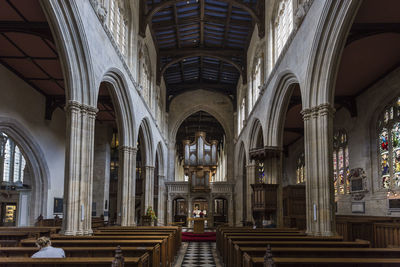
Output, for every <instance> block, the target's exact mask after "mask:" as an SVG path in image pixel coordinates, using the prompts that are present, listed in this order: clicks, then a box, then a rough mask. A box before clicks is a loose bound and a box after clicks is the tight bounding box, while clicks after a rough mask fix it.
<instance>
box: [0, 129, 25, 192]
mask: <svg viewBox="0 0 400 267" xmlns="http://www.w3.org/2000/svg"><path fill="white" fill-rule="evenodd" d="M25 167H26V160H25V157H24V155H23V154H22V151H21V149H20V148H19V147H18V145H17V144H16V143H15V142H14V140H13V139H11V138H10V137H9V136H8V135H7V134H5V133H3V132H0V178H1V181H2V183H3V184H14V185H18V186H22V185H23V182H24V171H25Z"/></svg>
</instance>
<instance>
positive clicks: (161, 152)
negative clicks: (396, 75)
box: [154, 141, 166, 176]
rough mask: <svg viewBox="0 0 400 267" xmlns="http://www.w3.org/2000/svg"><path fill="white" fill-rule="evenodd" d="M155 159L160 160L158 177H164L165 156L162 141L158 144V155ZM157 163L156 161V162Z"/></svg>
mask: <svg viewBox="0 0 400 267" xmlns="http://www.w3.org/2000/svg"><path fill="white" fill-rule="evenodd" d="M155 157H157V159H158V164H159V169H158V170H159V172H158V175H161V176H164V175H165V166H166V164H165V156H164V149H163V147H162V144H161V141H160V142H158V144H157V149H156V154H155ZM154 162H155V160H154Z"/></svg>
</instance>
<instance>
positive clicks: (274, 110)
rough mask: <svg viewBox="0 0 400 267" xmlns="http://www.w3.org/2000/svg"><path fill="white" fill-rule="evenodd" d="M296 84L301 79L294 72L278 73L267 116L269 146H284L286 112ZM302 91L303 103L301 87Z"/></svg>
mask: <svg viewBox="0 0 400 267" xmlns="http://www.w3.org/2000/svg"><path fill="white" fill-rule="evenodd" d="M295 84H299V81H298V79H297V77H296V76H295V74H293V72H290V71H285V72H282V73H281V74H279V75H278V78H277V80H276V83H275V86H274V87H273V88H274V94H273V95H272V97H271V103H270V105H269V107H271V110H270V111H269V112H268V113H267V114H269V116H267V122H266V123H267V126H266V129H267V132H266V139H265V141H266V142H265V144H267V145H269V146H278V147H280V146H282V142H283V130H284V125H285V118H286V112H287V109H288V106H289V102H290V97H291V95H292V92H293V88H294V85H295ZM300 92H301V103H302V104H303V98H304V97H303V91H302V90H301V88H300ZM303 106H304V105H303Z"/></svg>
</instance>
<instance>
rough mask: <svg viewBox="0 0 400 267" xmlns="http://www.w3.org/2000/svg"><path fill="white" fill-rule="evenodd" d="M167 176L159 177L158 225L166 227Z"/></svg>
mask: <svg viewBox="0 0 400 267" xmlns="http://www.w3.org/2000/svg"><path fill="white" fill-rule="evenodd" d="M164 181H165V176H164V175H158V214H157V225H160V226H162V225H164V223H165V208H166V207H165V200H166V199H165V194H164V192H165V191H166V190H165V185H164Z"/></svg>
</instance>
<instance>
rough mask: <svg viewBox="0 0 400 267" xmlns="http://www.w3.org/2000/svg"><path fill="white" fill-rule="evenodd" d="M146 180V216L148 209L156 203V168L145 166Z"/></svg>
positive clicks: (144, 211)
mask: <svg viewBox="0 0 400 267" xmlns="http://www.w3.org/2000/svg"><path fill="white" fill-rule="evenodd" d="M144 168H145V180H144V183H145V185H144V210H143V214H146V211H147V208H148V207H150V206H151V207H153V202H154V194H153V193H154V188H153V187H154V166H145V167H144Z"/></svg>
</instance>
